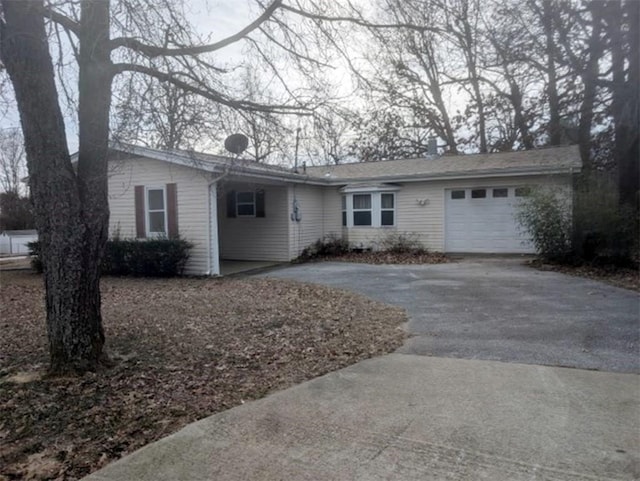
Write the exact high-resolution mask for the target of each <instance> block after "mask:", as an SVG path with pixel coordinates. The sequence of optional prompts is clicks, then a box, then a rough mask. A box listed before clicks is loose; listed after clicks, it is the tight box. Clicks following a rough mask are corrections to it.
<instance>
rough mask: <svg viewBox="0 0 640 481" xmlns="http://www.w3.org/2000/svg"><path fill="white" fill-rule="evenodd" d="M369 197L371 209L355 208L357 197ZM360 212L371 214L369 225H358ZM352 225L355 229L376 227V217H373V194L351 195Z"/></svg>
mask: <svg viewBox="0 0 640 481" xmlns="http://www.w3.org/2000/svg"><path fill="white" fill-rule="evenodd" d="M356 195H360V196H363V197H364V196H367V197H369V207H368V208H366V209H356V208H355V198H354V197H355V196H356ZM359 212H368V213H369V223H368V224H356V213H359ZM349 217H351V223H352V224H353V227H374V217H373V194H372V193H371V192H362V193H353V194H351V215H350V216H349Z"/></svg>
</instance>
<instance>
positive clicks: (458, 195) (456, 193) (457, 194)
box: [451, 190, 465, 200]
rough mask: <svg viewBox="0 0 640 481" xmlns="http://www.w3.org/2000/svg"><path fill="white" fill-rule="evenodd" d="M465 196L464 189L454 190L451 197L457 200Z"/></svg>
mask: <svg viewBox="0 0 640 481" xmlns="http://www.w3.org/2000/svg"><path fill="white" fill-rule="evenodd" d="M464 197H465V192H464V190H452V191H451V198H452V199H454V200H456V199H464Z"/></svg>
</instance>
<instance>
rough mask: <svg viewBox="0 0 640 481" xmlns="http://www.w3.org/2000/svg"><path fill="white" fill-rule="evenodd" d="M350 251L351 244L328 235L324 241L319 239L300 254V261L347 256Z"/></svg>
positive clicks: (335, 236) (333, 235)
mask: <svg viewBox="0 0 640 481" xmlns="http://www.w3.org/2000/svg"><path fill="white" fill-rule="evenodd" d="M349 251H350V246H349V242H347V241H346V240H344V239H342V238H341V237H338V236H337V235H335V234H328V235H326V236H324V237H323V238H322V239H318V240H317V241H315V242H314V243H313V244H311V245H309V246H307V247H305V248H304V249H303V250H302V252H301V253H300V256H299V257H298V259H299V260H311V259H318V258H322V257H331V256H338V255H341V254H346V253H347V252H349Z"/></svg>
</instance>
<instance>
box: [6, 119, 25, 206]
mask: <svg viewBox="0 0 640 481" xmlns="http://www.w3.org/2000/svg"><path fill="white" fill-rule="evenodd" d="M25 176H26V156H25V152H24V141H23V140H22V134H21V133H20V130H19V129H5V130H0V188H2V190H3V191H4V192H8V193H12V194H15V195H16V196H20V195H22V194H23V193H24V187H23V183H22V179H23V178H24V177H25Z"/></svg>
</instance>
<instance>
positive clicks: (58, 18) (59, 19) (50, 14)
mask: <svg viewBox="0 0 640 481" xmlns="http://www.w3.org/2000/svg"><path fill="white" fill-rule="evenodd" d="M42 16H43V17H45V18H48V19H49V20H51V21H52V22H55V23H57V24H59V25H61V26H63V27H64V28H65V30H67V31H70V32H73V33H74V34H76V36H77V35H78V33H79V32H80V24H79V23H78V22H76V21H75V20H71V19H70V18H69V17H67V16H66V15H62V14H61V13H59V12H56V11H55V10H53V9H52V8H47V7H45V8H44V9H43V10H42Z"/></svg>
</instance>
